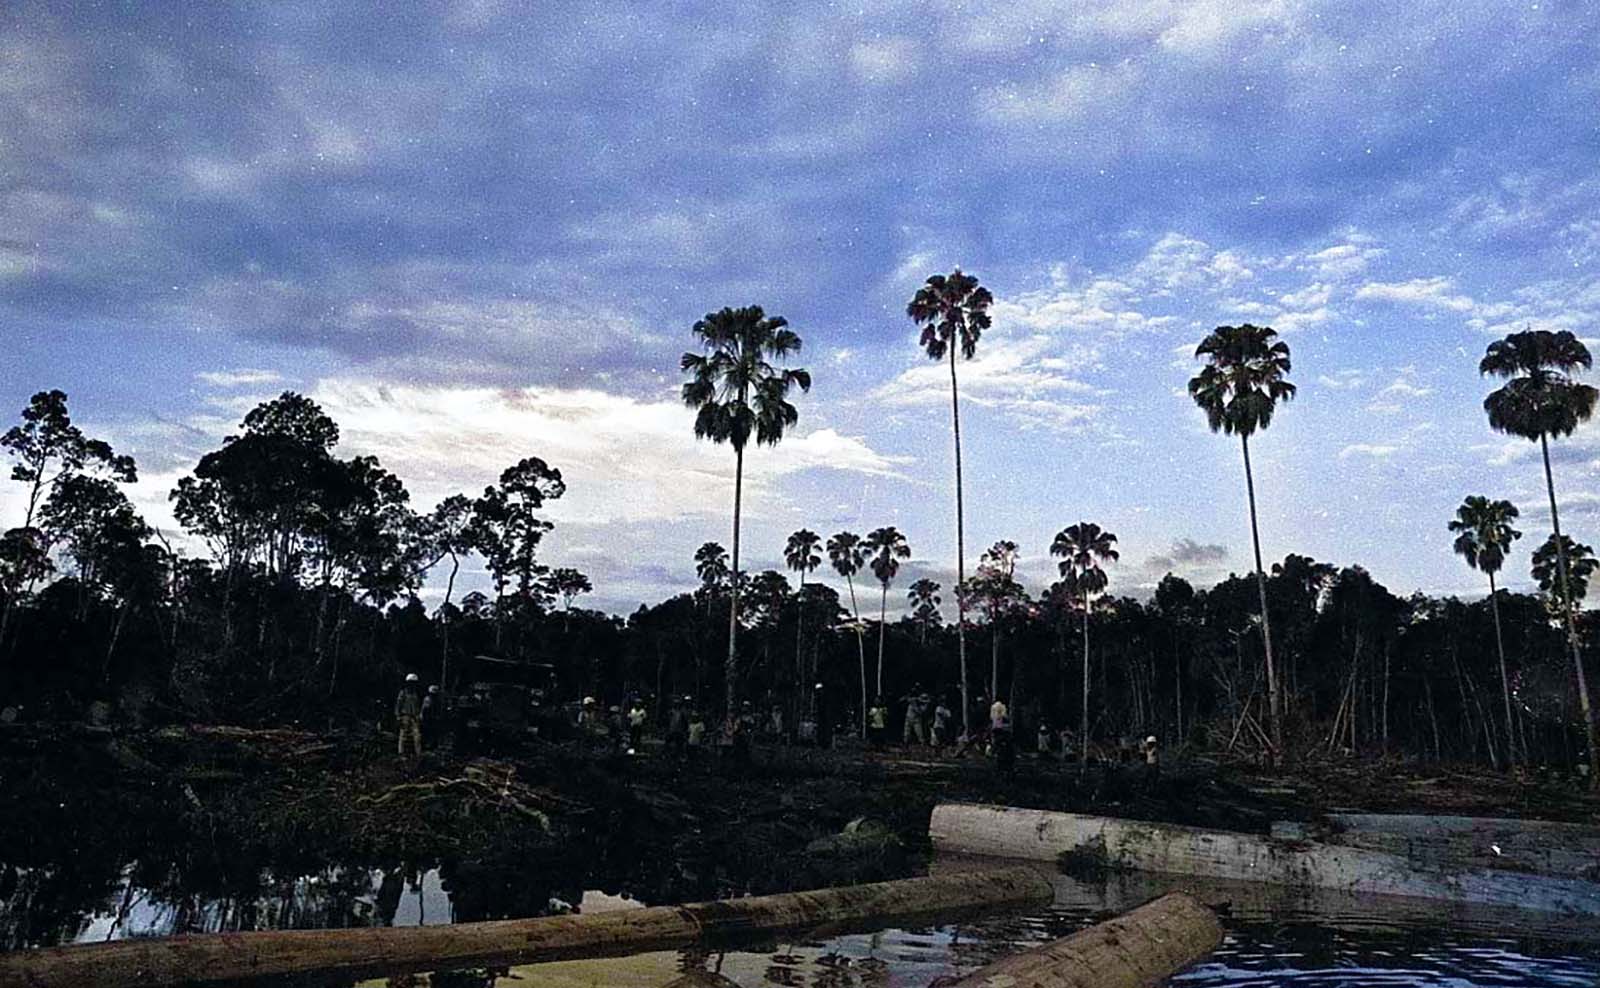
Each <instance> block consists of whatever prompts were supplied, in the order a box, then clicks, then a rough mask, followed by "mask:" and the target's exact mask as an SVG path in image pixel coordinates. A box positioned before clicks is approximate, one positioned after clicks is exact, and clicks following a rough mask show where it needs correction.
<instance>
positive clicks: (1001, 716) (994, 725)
mask: <svg viewBox="0 0 1600 988" xmlns="http://www.w3.org/2000/svg"><path fill="white" fill-rule="evenodd" d="M1002 726H1003V727H1004V728H1005V729H1007V730H1009V729H1010V727H1011V710H1010V708H1008V707H1007V706H1006V701H1004V700H1002V699H1000V698H999V697H998V696H997V697H995V698H994V702H993V703H991V704H989V730H991V731H997V730H1000V729H1001V728H1002Z"/></svg>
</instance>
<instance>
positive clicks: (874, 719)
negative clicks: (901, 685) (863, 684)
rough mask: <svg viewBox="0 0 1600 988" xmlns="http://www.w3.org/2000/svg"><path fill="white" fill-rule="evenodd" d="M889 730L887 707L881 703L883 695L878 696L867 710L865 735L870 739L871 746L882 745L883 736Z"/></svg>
mask: <svg viewBox="0 0 1600 988" xmlns="http://www.w3.org/2000/svg"><path fill="white" fill-rule="evenodd" d="M888 730H889V708H888V707H886V706H884V705H883V697H881V696H880V697H878V698H877V701H876V702H874V703H873V704H872V708H871V709H870V710H868V711H867V736H868V737H869V738H870V739H871V740H872V746H873V747H875V748H877V747H882V746H883V742H884V738H885V736H886V735H887V733H888Z"/></svg>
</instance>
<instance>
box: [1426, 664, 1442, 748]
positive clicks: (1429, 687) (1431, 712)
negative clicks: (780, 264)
mask: <svg viewBox="0 0 1600 988" xmlns="http://www.w3.org/2000/svg"><path fill="white" fill-rule="evenodd" d="M1422 689H1423V691H1424V692H1426V693H1427V695H1428V720H1429V722H1430V723H1432V724H1433V760H1434V761H1436V762H1437V761H1440V760H1442V759H1443V758H1444V753H1443V752H1442V751H1441V750H1440V745H1439V712H1438V710H1437V708H1435V706H1434V703H1433V677H1432V676H1431V675H1428V674H1427V673H1424V674H1423V678H1422Z"/></svg>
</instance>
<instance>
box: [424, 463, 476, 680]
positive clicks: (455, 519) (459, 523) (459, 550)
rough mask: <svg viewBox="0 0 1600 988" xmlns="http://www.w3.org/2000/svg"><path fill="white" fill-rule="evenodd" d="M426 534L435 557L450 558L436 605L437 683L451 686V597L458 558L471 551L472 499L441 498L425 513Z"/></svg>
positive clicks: (461, 496)
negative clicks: (441, 600) (440, 600)
mask: <svg viewBox="0 0 1600 988" xmlns="http://www.w3.org/2000/svg"><path fill="white" fill-rule="evenodd" d="M427 528H428V536H429V538H430V539H431V540H432V543H433V549H434V551H435V552H436V553H437V556H436V557H435V560H436V561H437V560H438V559H443V558H444V557H445V556H449V557H450V576H449V577H448V578H447V579H446V580H445V585H444V603H442V604H440V605H439V619H440V624H441V626H442V629H441V630H442V634H441V636H440V637H441V638H442V639H443V641H442V642H441V644H440V648H439V683H440V685H441V687H442V688H443V689H445V690H447V691H448V690H449V689H450V612H451V607H450V597H451V595H452V594H454V593H455V589H456V574H457V573H459V572H460V571H461V557H462V556H464V555H466V554H468V553H470V552H471V551H472V499H471V498H469V497H467V496H466V495H465V494H452V495H450V496H449V497H447V498H445V499H444V500H443V501H440V502H439V504H438V506H437V507H435V508H434V509H433V513H432V514H430V515H429V516H428V522H427Z"/></svg>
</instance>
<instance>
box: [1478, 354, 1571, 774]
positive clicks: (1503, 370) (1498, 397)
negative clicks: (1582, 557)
mask: <svg viewBox="0 0 1600 988" xmlns="http://www.w3.org/2000/svg"><path fill="white" fill-rule="evenodd" d="M1593 365H1594V361H1593V358H1591V357H1590V356H1589V348H1588V347H1586V346H1584V345H1583V343H1582V342H1580V341H1579V340H1578V338H1577V337H1576V336H1574V335H1572V334H1571V333H1570V332H1566V331H1562V332H1559V333H1553V332H1550V331H1549V330H1542V329H1541V330H1528V331H1525V332H1521V333H1512V334H1511V335H1510V336H1507V337H1506V338H1505V339H1503V340H1497V341H1495V342H1494V343H1491V344H1489V349H1488V351H1487V352H1486V353H1485V354H1484V356H1483V360H1482V362H1480V363H1479V364H1478V373H1479V374H1484V375H1493V376H1495V377H1499V378H1505V379H1507V380H1506V383H1505V384H1504V385H1502V386H1501V387H1500V388H1499V390H1497V391H1495V392H1494V393H1492V394H1490V395H1489V397H1487V398H1485V399H1484V400H1483V410H1484V411H1485V412H1487V413H1488V415H1489V425H1490V426H1491V427H1492V428H1494V429H1495V430H1496V431H1499V432H1504V433H1506V434H1507V435H1512V436H1521V437H1522V438H1524V439H1528V440H1538V442H1539V451H1540V452H1541V453H1542V454H1543V456H1544V483H1545V490H1546V492H1547V493H1548V494H1549V496H1550V528H1551V530H1552V531H1553V532H1554V536H1555V548H1556V553H1555V556H1556V577H1557V580H1556V584H1555V587H1554V589H1555V590H1556V591H1557V593H1558V596H1557V600H1559V601H1560V603H1561V618H1562V621H1563V622H1565V624H1566V628H1567V644H1568V647H1569V648H1570V649H1571V651H1572V666H1573V669H1574V670H1575V671H1576V673H1577V678H1578V705H1579V706H1580V707H1581V708H1582V709H1583V720H1584V729H1585V731H1586V732H1587V735H1588V742H1589V784H1590V786H1592V787H1595V788H1600V723H1597V718H1596V712H1595V709H1594V704H1593V703H1591V702H1590V700H1589V683H1588V680H1587V678H1586V677H1585V676H1584V671H1583V654H1582V652H1581V650H1580V649H1579V646H1578V631H1577V628H1576V626H1575V623H1574V621H1573V616H1572V612H1573V598H1572V587H1571V583H1570V581H1569V577H1570V575H1571V574H1570V573H1569V567H1568V563H1567V553H1566V547H1565V544H1564V543H1563V542H1562V541H1561V514H1560V512H1559V511H1558V510H1557V508H1556V483H1555V478H1554V475H1553V474H1552V473H1551V471H1550V437H1551V436H1555V437H1557V438H1561V437H1563V436H1570V435H1572V433H1573V432H1574V431H1575V430H1576V429H1577V428H1578V426H1579V425H1581V424H1582V423H1584V422H1587V421H1588V420H1589V419H1590V417H1591V416H1593V415H1594V406H1595V400H1596V398H1597V397H1600V394H1597V392H1596V391H1595V389H1594V388H1592V387H1590V386H1589V385H1587V384H1583V383H1580V382H1578V381H1576V380H1574V379H1573V377H1572V372H1573V371H1576V370H1588V369H1589V368H1590V367H1592V366H1593Z"/></svg>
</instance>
